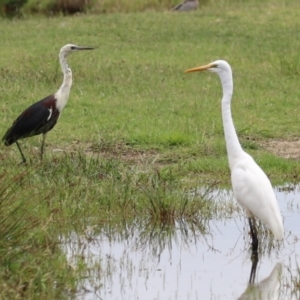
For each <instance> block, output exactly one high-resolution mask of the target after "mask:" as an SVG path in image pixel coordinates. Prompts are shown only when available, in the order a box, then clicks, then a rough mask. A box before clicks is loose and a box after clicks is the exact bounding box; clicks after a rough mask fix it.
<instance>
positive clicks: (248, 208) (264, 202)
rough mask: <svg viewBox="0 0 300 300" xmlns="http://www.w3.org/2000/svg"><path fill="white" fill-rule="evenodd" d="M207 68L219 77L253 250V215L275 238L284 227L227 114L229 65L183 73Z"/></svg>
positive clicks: (234, 179) (237, 191)
mask: <svg viewBox="0 0 300 300" xmlns="http://www.w3.org/2000/svg"><path fill="white" fill-rule="evenodd" d="M204 70H208V71H211V72H214V73H217V74H218V75H219V77H220V80H221V84H222V89H223V98H222V119H223V127H224V134H225V141H226V148H227V155H228V160H229V167H230V170H231V183H232V189H233V193H234V196H235V198H236V200H237V202H238V203H239V204H240V205H241V206H242V207H243V208H244V210H245V212H246V214H247V216H248V219H249V225H250V230H251V235H252V250H253V253H256V254H257V248H258V239H257V230H256V227H255V222H254V221H255V220H254V217H257V218H258V219H259V220H261V221H262V222H263V223H264V224H266V225H267V226H268V227H269V229H270V230H271V231H272V233H273V234H274V236H275V238H276V239H278V240H282V239H283V235H284V229H283V224H282V217H281V214H280V211H279V207H278V203H277V200H276V196H275V193H274V191H273V188H272V185H271V183H270V180H269V179H268V177H267V176H266V174H265V173H264V171H263V170H262V169H261V168H260V167H259V166H258V165H257V164H256V162H255V161H254V159H253V158H252V157H251V156H250V155H249V154H247V153H246V152H245V151H244V150H243V149H242V147H241V144H240V142H239V139H238V136H237V134H236V131H235V128H234V124H233V120H232V116H231V98H232V94H233V79H232V71H231V67H230V65H229V64H228V63H227V62H226V61H224V60H217V61H214V62H212V63H210V64H208V65H204V66H201V67H196V68H192V69H189V70H186V71H185V72H186V73H189V72H197V71H204Z"/></svg>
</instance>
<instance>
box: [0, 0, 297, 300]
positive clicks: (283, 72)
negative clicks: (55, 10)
mask: <svg viewBox="0 0 300 300" xmlns="http://www.w3.org/2000/svg"><path fill="white" fill-rule="evenodd" d="M298 9H299V3H298V1H288V2H282V1H276V0H274V1H271V0H270V1H264V2H263V3H262V2H260V1H247V2H246V3H245V2H244V1H243V2H240V1H212V2H208V3H206V4H205V5H204V6H201V7H200V8H199V9H198V10H197V11H196V12H191V13H188V14H174V13H171V12H169V11H167V10H162V11H160V12H158V11H156V12H155V11H146V12H145V11H144V12H138V13H137V12H135V13H132V12H128V13H124V12H116V13H114V14H102V15H95V14H85V15H76V16H68V17H63V16H57V17H53V18H45V17H42V16H26V17H25V18H22V19H12V20H8V19H0V23H1V24H0V32H1V56H0V92H1V99H2V101H1V113H2V118H1V120H0V122H1V128H2V129H3V134H4V132H5V130H6V129H7V128H8V126H9V125H10V124H11V123H12V122H13V120H14V119H15V118H16V117H17V116H18V115H19V113H20V112H21V111H22V110H23V109H24V108H26V107H27V106H28V105H29V104H31V103H33V102H35V101H37V100H39V99H42V98H43V97H45V96H47V95H48V94H51V93H53V92H55V91H56V90H57V89H58V88H59V86H60V84H61V80H62V75H61V71H60V67H59V63H58V58H57V56H58V51H59V49H60V48H61V47H62V46H63V45H64V44H66V43H70V42H71V43H78V44H80V45H88V46H96V47H97V50H95V51H94V52H93V53H91V54H90V55H82V56H81V55H80V53H78V55H76V57H75V55H74V56H71V57H70V58H69V65H70V67H71V68H72V71H73V76H74V85H73V87H72V91H71V96H70V100H69V102H68V104H67V106H66V108H65V110H64V112H63V115H62V117H61V118H60V120H59V122H58V124H57V126H56V127H55V128H54V129H53V130H52V131H51V132H50V133H49V134H48V136H47V140H46V144H47V146H46V154H45V157H44V161H43V162H41V161H40V160H39V153H38V151H39V147H40V140H39V137H34V138H30V139H27V140H23V141H21V142H22V146H23V149H24V152H25V153H26V157H27V158H28V164H27V165H19V162H20V157H19V153H18V150H17V148H16V147H15V146H14V145H13V146H11V147H9V148H7V147H5V146H2V147H1V148H0V157H1V162H0V174H1V179H0V182H1V188H0V214H1V218H0V220H1V221H0V222H1V229H0V236H1V241H0V251H1V256H0V260H1V264H0V268H1V269H0V298H2V299H13V298H18V297H23V298H25V299H33V298H40V299H42V298H43V299H54V298H59V299H64V298H68V297H70V295H76V292H77V291H78V287H79V286H80V284H81V283H82V279H83V278H84V276H86V274H87V273H86V271H87V269H88V268H89V266H88V265H87V263H86V262H85V261H84V260H81V263H79V264H78V265H77V266H76V268H75V267H74V266H73V265H72V264H71V263H70V261H69V260H68V259H67V257H66V253H65V252H64V249H63V247H62V241H63V238H65V239H67V238H68V237H69V236H70V234H71V233H74V232H75V233H76V235H79V236H80V235H81V236H83V235H84V236H85V235H86V233H87V230H88V229H89V228H93V232H94V231H95V230H96V231H95V232H97V228H98V229H99V230H98V231H101V230H102V228H105V230H107V231H109V232H111V234H114V233H118V232H124V228H126V227H128V226H129V227H130V226H133V227H134V228H137V229H139V228H140V229H143V228H145V230H144V231H143V232H144V235H147V234H148V233H149V234H150V232H151V230H149V228H152V227H151V226H153V224H155V226H158V225H159V226H158V228H160V227H161V226H165V227H163V228H168V232H170V228H173V229H174V228H175V227H174V226H175V225H174V224H179V223H180V222H184V223H187V224H188V226H190V227H191V226H194V227H193V228H194V229H195V230H196V232H197V238H198V237H199V238H201V237H203V236H205V235H207V234H209V226H208V224H209V222H210V221H211V220H221V219H225V220H234V218H236V217H241V215H242V211H241V210H240V208H239V207H238V206H237V205H236V204H235V202H233V201H229V202H226V203H225V202H222V201H212V198H211V196H209V195H210V193H209V192H210V191H211V190H213V189H215V188H220V187H223V188H229V187H230V175H229V169H228V162H227V157H226V149H225V143H224V136H223V128H222V121H221V114H220V98H221V87H220V84H219V81H218V78H216V77H215V76H213V75H208V74H205V76H203V74H202V75H200V76H187V75H186V74H184V73H183V71H184V70H185V69H187V68H189V67H193V66H195V65H198V64H199V65H200V64H205V63H208V62H211V61H213V60H215V59H217V58H222V59H225V60H227V61H229V62H230V64H231V66H232V68H233V72H234V83H235V90H234V98H233V103H232V110H233V119H234V122H235V126H236V129H237V132H238V135H239V138H240V141H241V143H242V145H243V147H244V149H245V150H246V151H247V152H249V153H250V154H251V155H252V156H253V157H254V158H255V159H256V161H257V162H258V163H259V164H260V166H261V167H262V168H263V169H264V170H265V171H266V173H267V174H268V176H269V177H270V179H271V181H272V183H273V185H279V184H284V183H286V182H289V183H297V182H299V174H300V164H299V161H298V160H297V159H291V158H288V155H282V156H279V155H278V151H276V141H287V142H290V143H292V142H293V141H295V140H296V139H297V138H298V137H299V135H300V126H299V113H298V111H299V110H298V107H299V96H300V95H299V89H298V84H299V74H300V63H299V61H300V60H299V46H300V45H299V43H300V42H299V41H300V39H299V38H298V37H299V34H300V33H299V30H298V29H299V28H298V27H299V25H300V24H299V22H300V21H299V17H298V13H297V12H298ZM258 16H259V18H258ZM271 143H272V144H271ZM270 144H271V145H272V147H266V145H270ZM288 152H289V148H288V147H287V148H286V149H285V154H286V153H288ZM195 191H197V192H195ZM199 191H201V192H199ZM214 197H215V198H216V199H217V196H214ZM215 198H214V199H213V200H216V199H215ZM141 220H142V221H143V222H141ZM145 224H146V225H147V226H146V225H145ZM157 224H158V225H157ZM172 224H173V227H172V226H171V225H172ZM149 226H150V227H149ZM224 226H226V225H224ZM107 228H109V229H107ZM147 228H148V229H147ZM214 234H216V235H218V232H217V231H216V232H214ZM247 243H248V241H245V245H246V246H247ZM246 246H245V248H246ZM293 274H294V273H293ZM293 276H294V275H293ZM295 286H296V285H295Z"/></svg>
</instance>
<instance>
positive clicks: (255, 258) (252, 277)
mask: <svg viewBox="0 0 300 300" xmlns="http://www.w3.org/2000/svg"><path fill="white" fill-rule="evenodd" d="M251 260H252V266H251V272H250V278H249V283H250V284H253V283H254V280H255V275H256V268H257V263H258V255H257V252H256V253H253V252H252V257H251Z"/></svg>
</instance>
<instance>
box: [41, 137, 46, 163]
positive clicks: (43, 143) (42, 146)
mask: <svg viewBox="0 0 300 300" xmlns="http://www.w3.org/2000/svg"><path fill="white" fill-rule="evenodd" d="M45 139H46V133H44V134H43V139H42V145H41V160H43V154H44V145H45Z"/></svg>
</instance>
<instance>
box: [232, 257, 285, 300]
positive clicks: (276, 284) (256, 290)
mask: <svg viewBox="0 0 300 300" xmlns="http://www.w3.org/2000/svg"><path fill="white" fill-rule="evenodd" d="M257 262H258V259H252V267H251V272H250V279H249V284H248V287H247V289H246V290H245V292H244V293H243V294H242V295H241V296H240V297H239V298H238V300H275V299H279V292H280V281H281V275H282V264H281V263H277V264H276V265H275V267H274V268H273V270H272V272H271V274H270V275H269V276H268V277H267V278H265V279H264V280H262V281H261V282H259V283H255V275H256V269H257Z"/></svg>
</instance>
